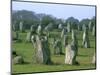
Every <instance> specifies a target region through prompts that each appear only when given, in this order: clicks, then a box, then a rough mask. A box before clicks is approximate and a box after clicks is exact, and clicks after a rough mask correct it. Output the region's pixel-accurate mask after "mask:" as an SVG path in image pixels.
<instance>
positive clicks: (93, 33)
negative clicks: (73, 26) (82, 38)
mask: <svg viewBox="0 0 100 75" xmlns="http://www.w3.org/2000/svg"><path fill="white" fill-rule="evenodd" d="M92 35H93V36H96V27H95V25H94V26H93V29H92Z"/></svg>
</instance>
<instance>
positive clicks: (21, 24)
mask: <svg viewBox="0 0 100 75" xmlns="http://www.w3.org/2000/svg"><path fill="white" fill-rule="evenodd" d="M19 29H20V31H21V32H24V25H23V22H20V23H19Z"/></svg>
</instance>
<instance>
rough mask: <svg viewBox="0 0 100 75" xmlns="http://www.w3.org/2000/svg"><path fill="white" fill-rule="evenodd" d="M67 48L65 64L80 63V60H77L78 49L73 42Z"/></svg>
mask: <svg viewBox="0 0 100 75" xmlns="http://www.w3.org/2000/svg"><path fill="white" fill-rule="evenodd" d="M65 50H66V52H65V64H70V65H75V64H78V62H77V61H76V56H77V49H76V47H75V45H74V44H73V43H72V44H71V45H68V46H66V48H65Z"/></svg>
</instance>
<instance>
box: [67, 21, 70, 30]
mask: <svg viewBox="0 0 100 75" xmlns="http://www.w3.org/2000/svg"><path fill="white" fill-rule="evenodd" d="M67 30H68V32H71V24H70V23H69V22H68V23H67Z"/></svg>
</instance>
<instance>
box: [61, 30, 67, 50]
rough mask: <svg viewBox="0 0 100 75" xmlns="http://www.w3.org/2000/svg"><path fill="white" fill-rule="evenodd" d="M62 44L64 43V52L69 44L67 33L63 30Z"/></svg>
mask: <svg viewBox="0 0 100 75" xmlns="http://www.w3.org/2000/svg"><path fill="white" fill-rule="evenodd" d="M61 43H62V50H63V49H64V48H65V46H66V45H67V44H68V37H67V32H66V30H65V29H63V30H62V32H61Z"/></svg>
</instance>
